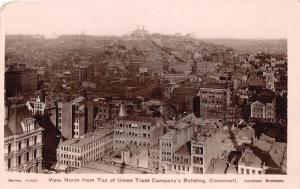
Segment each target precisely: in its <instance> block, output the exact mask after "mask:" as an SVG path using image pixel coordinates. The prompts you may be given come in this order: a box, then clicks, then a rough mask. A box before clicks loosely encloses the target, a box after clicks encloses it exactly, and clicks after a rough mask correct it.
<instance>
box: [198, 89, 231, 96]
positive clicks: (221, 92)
mask: <svg viewBox="0 0 300 189" xmlns="http://www.w3.org/2000/svg"><path fill="white" fill-rule="evenodd" d="M200 93H201V94H211V95H223V94H226V91H204V90H201V91H200Z"/></svg>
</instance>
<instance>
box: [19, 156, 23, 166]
mask: <svg viewBox="0 0 300 189" xmlns="http://www.w3.org/2000/svg"><path fill="white" fill-rule="evenodd" d="M21 163H22V157H21V156H18V165H21Z"/></svg>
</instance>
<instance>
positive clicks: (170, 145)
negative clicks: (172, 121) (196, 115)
mask: <svg viewBox="0 0 300 189" xmlns="http://www.w3.org/2000/svg"><path fill="white" fill-rule="evenodd" d="M193 132H194V125H193V124H191V123H189V121H184V118H183V119H182V120H180V121H178V122H177V123H176V125H175V126H174V128H173V129H172V130H171V131H169V132H168V133H166V134H165V135H163V136H162V137H160V139H159V168H160V170H162V171H163V172H164V171H165V172H172V170H173V171H174V167H172V165H173V163H174V154H175V152H176V153H177V154H180V151H181V150H179V149H180V148H181V147H182V145H184V144H186V143H187V142H188V141H190V140H191V138H192V136H193ZM183 148H185V147H184V146H183ZM178 150H179V151H178ZM186 155H187V154H186V153H185V156H186ZM176 161H177V160H176ZM177 163H180V162H177ZM176 171H178V170H176Z"/></svg>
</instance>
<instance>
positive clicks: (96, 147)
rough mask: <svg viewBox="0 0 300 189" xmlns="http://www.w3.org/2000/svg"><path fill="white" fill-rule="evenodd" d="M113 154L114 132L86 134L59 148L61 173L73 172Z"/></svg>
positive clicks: (58, 160) (58, 163)
mask: <svg viewBox="0 0 300 189" xmlns="http://www.w3.org/2000/svg"><path fill="white" fill-rule="evenodd" d="M112 152H113V131H112V130H110V129H101V130H97V131H95V132H93V133H90V134H85V135H84V136H82V137H81V138H79V139H68V140H66V141H63V142H61V143H60V144H59V146H58V148H57V164H56V167H55V169H57V170H59V171H66V170H67V169H69V170H73V169H77V168H79V167H82V166H85V165H86V164H88V163H90V162H94V161H96V160H99V159H100V158H102V157H104V156H105V155H107V154H110V153H112Z"/></svg>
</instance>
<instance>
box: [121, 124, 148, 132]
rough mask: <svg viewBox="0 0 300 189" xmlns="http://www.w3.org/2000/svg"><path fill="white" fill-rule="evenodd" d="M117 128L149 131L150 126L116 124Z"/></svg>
mask: <svg viewBox="0 0 300 189" xmlns="http://www.w3.org/2000/svg"><path fill="white" fill-rule="evenodd" d="M116 126H117V127H120V128H122V127H123V128H132V129H144V130H150V128H151V126H150V125H145V124H143V125H138V124H137V123H116Z"/></svg>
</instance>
